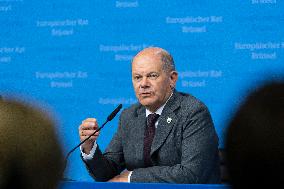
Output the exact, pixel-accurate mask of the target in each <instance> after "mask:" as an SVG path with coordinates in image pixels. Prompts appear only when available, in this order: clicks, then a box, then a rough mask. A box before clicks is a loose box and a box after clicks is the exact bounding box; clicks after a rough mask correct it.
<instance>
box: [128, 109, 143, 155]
mask: <svg viewBox="0 0 284 189" xmlns="http://www.w3.org/2000/svg"><path fill="white" fill-rule="evenodd" d="M132 121H133V122H132ZM131 125H132V126H133V129H131V131H132V136H133V138H132V141H131V142H132V143H134V144H135V148H136V149H135V151H136V155H137V158H138V159H141V157H143V147H144V144H143V142H144V132H145V127H146V110H145V108H144V107H143V106H141V107H140V108H138V109H137V117H134V119H131ZM133 153H134V151H133Z"/></svg>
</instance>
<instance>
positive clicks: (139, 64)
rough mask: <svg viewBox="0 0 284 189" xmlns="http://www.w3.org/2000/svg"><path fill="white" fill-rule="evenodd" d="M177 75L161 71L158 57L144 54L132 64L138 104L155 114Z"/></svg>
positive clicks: (169, 93) (160, 62) (161, 66)
mask: <svg viewBox="0 0 284 189" xmlns="http://www.w3.org/2000/svg"><path fill="white" fill-rule="evenodd" d="M176 77H177V73H176V72H170V73H167V72H166V71H164V70H163V62H162V61H161V57H160V55H155V54H153V53H145V54H142V55H138V56H136V57H135V58H134V60H133V62H132V83H133V87H134V90H135V94H136V97H137V98H138V100H139V102H140V103H141V104H142V105H143V106H145V107H146V108H148V109H149V110H150V111H152V112H155V111H156V110H157V109H158V108H159V107H160V106H161V105H163V104H164V103H165V102H166V100H167V99H168V98H169V96H170V95H171V92H172V89H171V85H172V86H175V82H176Z"/></svg>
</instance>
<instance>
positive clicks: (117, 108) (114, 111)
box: [65, 104, 122, 167]
mask: <svg viewBox="0 0 284 189" xmlns="http://www.w3.org/2000/svg"><path fill="white" fill-rule="evenodd" d="M121 108H122V104H119V105H118V106H117V107H116V108H115V109H114V110H113V112H111V114H110V115H109V116H108V117H107V120H106V121H105V122H104V123H103V124H102V126H101V127H99V128H97V129H96V130H95V131H94V132H93V133H92V134H91V135H90V136H88V137H87V138H85V139H84V140H83V141H82V142H80V143H79V144H78V145H77V146H75V147H74V148H73V149H72V150H70V151H69V152H68V154H67V155H66V157H65V167H66V164H67V160H68V158H69V156H70V154H71V153H72V152H74V151H75V150H76V149H77V148H78V147H79V146H81V145H82V144H83V143H84V142H86V141H87V140H88V139H90V138H91V137H92V136H94V135H95V134H96V133H97V132H98V131H100V130H101V129H102V128H103V127H104V126H105V124H106V123H107V122H109V121H111V120H112V119H113V118H114V117H115V116H116V114H117V113H118V112H119V111H120V109H121Z"/></svg>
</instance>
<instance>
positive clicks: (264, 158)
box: [226, 82, 284, 188]
mask: <svg viewBox="0 0 284 189" xmlns="http://www.w3.org/2000/svg"><path fill="white" fill-rule="evenodd" d="M226 150H227V164H228V172H229V175H230V183H231V184H232V186H233V188H246V187H250V188H251V187H252V186H254V187H256V186H270V187H271V186H272V185H276V184H282V179H283V170H284V83H276V82H274V83H269V84H266V85H265V86H263V87H261V88H259V89H257V90H256V91H254V92H252V93H251V94H250V95H249V96H248V97H247V99H246V100H245V101H244V103H243V104H242V105H241V107H240V108H239V109H238V111H237V113H236V114H235V116H234V117H233V119H232V120H231V123H230V125H229V128H228V132H227V137H226Z"/></svg>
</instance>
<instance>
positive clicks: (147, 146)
mask: <svg viewBox="0 0 284 189" xmlns="http://www.w3.org/2000/svg"><path fill="white" fill-rule="evenodd" d="M158 118H159V114H155V113H154V114H149V115H148V117H147V125H146V129H145V134H144V149H143V155H144V163H145V166H146V167H149V166H151V165H152V163H151V157H150V152H151V146H152V142H153V139H154V136H155V123H156V121H157V119H158Z"/></svg>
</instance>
